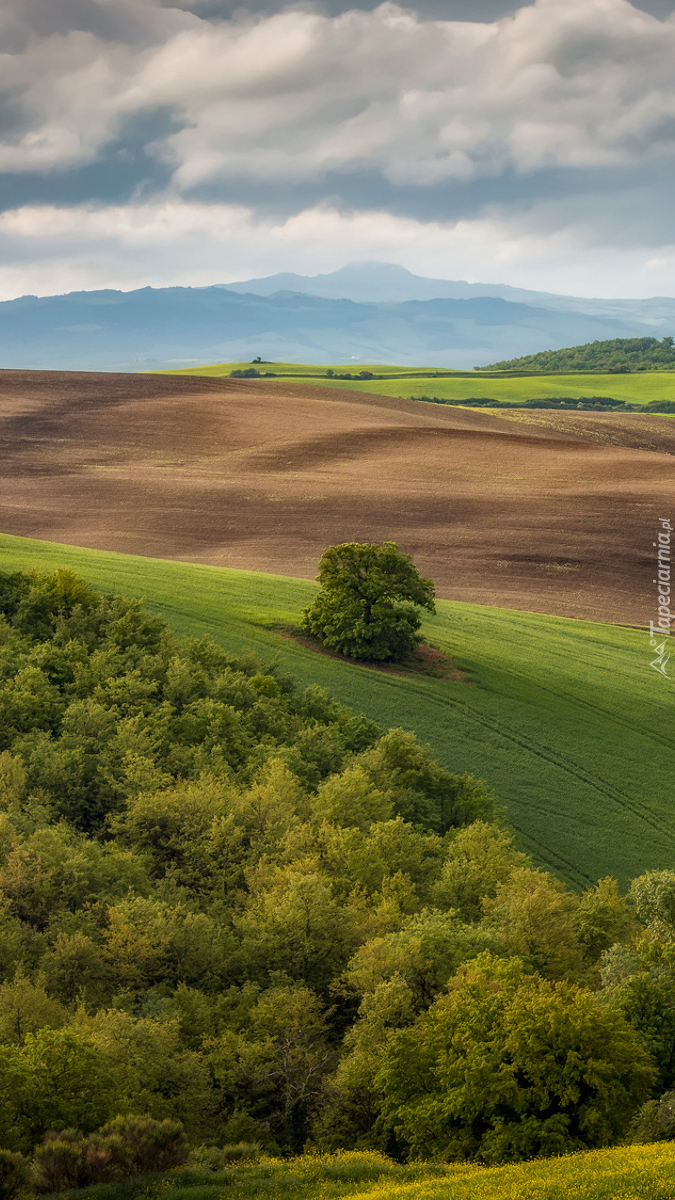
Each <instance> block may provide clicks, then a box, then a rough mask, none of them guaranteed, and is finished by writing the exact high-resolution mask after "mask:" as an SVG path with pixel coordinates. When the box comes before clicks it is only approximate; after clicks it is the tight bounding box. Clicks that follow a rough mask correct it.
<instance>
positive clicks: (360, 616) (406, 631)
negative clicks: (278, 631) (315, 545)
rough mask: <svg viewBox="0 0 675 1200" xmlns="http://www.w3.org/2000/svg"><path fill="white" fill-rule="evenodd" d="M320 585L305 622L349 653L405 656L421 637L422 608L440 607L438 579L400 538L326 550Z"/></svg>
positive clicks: (328, 643) (327, 641)
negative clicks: (421, 567) (422, 569)
mask: <svg viewBox="0 0 675 1200" xmlns="http://www.w3.org/2000/svg"><path fill="white" fill-rule="evenodd" d="M317 579H318V581H319V583H320V584H321V591H320V592H319V594H318V596H317V597H316V600H315V601H314V603H313V604H312V605H311V607H310V608H308V609H306V610H305V613H304V615H303V627H304V628H305V629H306V630H307V631H308V632H309V633H311V634H312V635H313V636H314V637H316V638H318V639H319V641H320V642H322V644H323V645H324V646H327V647H328V648H329V649H331V650H337V651H338V652H339V653H340V654H345V655H347V656H348V657H350V658H357V659H373V660H379V661H385V662H386V661H391V660H395V659H402V658H405V656H406V655H408V654H409V653H410V652H411V651H412V650H414V648H415V646H416V645H417V644H418V642H419V637H418V631H419V628H420V625H421V623H422V622H421V618H420V615H419V612H418V609H419V608H426V609H427V610H428V611H429V612H435V606H434V585H433V581H432V580H431V579H424V578H423V577H422V576H421V575H420V573H419V571H418V570H417V567H416V566H415V565H414V563H413V561H412V559H411V558H410V555H408V554H401V553H400V551H399V549H398V546H397V545H396V543H395V542H383V544H382V545H378V543H377V542H371V543H368V542H345V543H343V544H342V545H339V546H331V547H330V548H329V549H328V550H325V551H324V553H323V555H322V557H321V562H320V563H319V574H318V576H317Z"/></svg>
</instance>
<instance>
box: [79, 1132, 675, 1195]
mask: <svg viewBox="0 0 675 1200" xmlns="http://www.w3.org/2000/svg"><path fill="white" fill-rule="evenodd" d="M674 1176H675V1147H674V1146H673V1144H672V1143H669V1142H661V1143H658V1144H656V1145H651V1146H628V1147H619V1148H618V1149H613V1150H595V1151H590V1152H587V1153H583V1154H574V1155H566V1156H565V1157H561V1158H550V1159H542V1160H540V1161H536V1160H535V1161H534V1162H529V1163H521V1164H519V1165H518V1166H509V1167H490V1168H483V1167H470V1166H469V1167H467V1166H440V1165H435V1164H421V1163H420V1164H412V1165H409V1166H399V1165H398V1164H396V1163H393V1162H390V1161H389V1160H387V1159H384V1158H381V1157H380V1155H378V1154H359V1153H355V1154H350V1153H342V1154H336V1155H331V1156H322V1157H317V1158H313V1157H307V1158H296V1159H290V1160H287V1161H285V1162H280V1161H278V1160H277V1161H275V1160H267V1161H265V1160H263V1161H262V1162H260V1163H256V1164H255V1165H252V1166H240V1167H237V1168H235V1169H234V1170H231V1171H228V1172H227V1173H218V1174H214V1175H211V1176H209V1175H208V1174H204V1173H202V1172H199V1173H197V1172H182V1171H181V1172H177V1173H176V1174H175V1175H173V1176H172V1175H164V1176H161V1177H158V1178H157V1179H155V1180H151V1179H149V1178H148V1177H146V1178H145V1179H139V1180H138V1181H130V1182H129V1183H127V1184H118V1185H110V1186H107V1187H102V1186H99V1187H93V1188H87V1189H86V1190H83V1191H79V1192H70V1193H67V1195H68V1196H70V1197H77V1200H85V1197H87V1198H88V1200H136V1198H138V1200H141V1198H142V1200H153V1198H154V1197H156V1196H157V1197H161V1196H167V1197H169V1198H170V1200H220V1197H222V1196H223V1195H226V1196H227V1197H228V1200H244V1198H245V1197H268V1198H269V1200H332V1198H333V1197H335V1200H338V1198H341V1197H352V1196H360V1197H363V1198H364V1200H366V1198H367V1200H618V1198H619V1197H621V1198H622V1200H638V1198H640V1200H672V1197H673V1179H674ZM61 1200H66V1197H65V1196H64V1195H63V1193H62V1194H61Z"/></svg>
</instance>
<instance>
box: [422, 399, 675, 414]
mask: <svg viewBox="0 0 675 1200" xmlns="http://www.w3.org/2000/svg"><path fill="white" fill-rule="evenodd" d="M410 399H411V400H426V401H427V403H429V404H450V405H454V406H455V407H461V408H528V409H529V408H533V409H539V408H545V409H548V408H553V409H562V410H563V411H564V410H567V411H572V410H573V409H578V410H582V411H586V412H604V411H607V410H608V409H609V410H610V411H611V410H612V409H620V410H621V411H622V412H632V411H633V406H632V405H630V404H628V405H627V404H626V402H625V400H615V399H613V398H612V397H611V396H547V397H546V399H544V400H522V401H518V402H515V401H514V403H512V404H509V403H506V402H505V401H503V400H490V399H488V398H486V397H485V396H481V397H477V396H468V397H467V398H466V399H465V400H452V399H448V398H447V397H444V396H411V397H410ZM663 403H666V404H668V403H669V402H668V401H665V402H663V401H655V402H654V404H657V405H658V406H659V407H656V408H655V407H654V405H653V404H650V405H647V406H646V411H649V412H670V411H671V409H669V408H663V407H660V405H662V404H663ZM673 408H674V409H675V404H674V405H673ZM640 411H641V412H642V411H643V410H642V409H640Z"/></svg>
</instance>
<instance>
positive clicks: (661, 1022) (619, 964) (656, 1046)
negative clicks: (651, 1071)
mask: <svg viewBox="0 0 675 1200" xmlns="http://www.w3.org/2000/svg"><path fill="white" fill-rule="evenodd" d="M674 897H675V872H673V871H649V872H647V873H646V874H645V875H642V876H641V877H640V878H638V879H635V880H634V881H633V884H632V886H631V889H630V899H631V900H632V901H633V903H634V905H635V911H636V914H637V917H638V919H639V922H640V925H639V926H638V929H637V931H636V932H635V933H634V935H633V937H632V938H631V937H628V940H627V944H621V942H619V941H617V943H616V944H615V945H614V946H612V947H611V948H610V949H609V950H608V951H606V952H605V953H604V955H603V967H602V971H601V976H602V981H603V985H604V995H605V996H606V998H607V1000H608V1001H609V1002H611V1003H613V1004H616V1005H618V1006H619V1007H620V1008H621V1009H622V1010H623V1012H624V1013H625V1014H626V1016H627V1018H628V1020H629V1021H630V1022H631V1023H632V1024H633V1025H634V1027H635V1028H636V1029H637V1030H638V1031H639V1032H640V1034H641V1036H642V1038H643V1039H644V1042H645V1045H647V1046H648V1047H649V1049H650V1050H651V1052H652V1054H653V1055H654V1059H655V1061H656V1064H657V1066H658V1071H659V1085H660V1090H663V1089H671V1088H672V1087H673V1085H674V1084H675V904H674Z"/></svg>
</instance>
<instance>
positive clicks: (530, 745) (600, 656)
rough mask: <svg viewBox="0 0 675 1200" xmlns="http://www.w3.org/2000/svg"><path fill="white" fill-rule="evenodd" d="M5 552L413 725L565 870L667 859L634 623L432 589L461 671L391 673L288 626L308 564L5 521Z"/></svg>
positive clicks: (5, 556)
mask: <svg viewBox="0 0 675 1200" xmlns="http://www.w3.org/2000/svg"><path fill="white" fill-rule="evenodd" d="M0 566H1V567H2V568H3V569H4V570H14V569H25V568H26V567H29V566H33V567H35V568H37V569H38V570H53V569H54V568H55V567H56V566H67V567H71V568H72V569H74V570H75V571H77V572H78V573H79V574H81V575H84V576H85V577H86V578H87V579H89V580H90V581H91V582H92V583H93V584H94V585H95V586H97V587H100V588H103V589H104V590H113V591H118V592H122V593H125V594H127V595H132V596H133V595H137V596H139V595H142V596H144V597H145V598H146V601H147V603H148V606H149V607H150V608H151V609H153V610H155V611H158V612H160V613H161V614H162V615H163V616H164V617H165V618H166V619H167V620H168V621H169V623H170V624H171V625H172V626H173V628H174V629H175V630H176V632H178V633H179V634H181V635H194V636H198V637H201V636H203V635H205V634H207V635H209V636H211V637H213V638H214V639H215V640H216V641H219V642H221V643H222V644H224V645H226V646H227V647H228V648H229V649H230V650H231V651H233V652H235V653H236V652H239V651H241V650H244V649H250V650H253V651H254V652H255V653H256V654H257V655H258V656H259V657H260V658H261V659H262V661H263V662H269V661H270V660H272V659H274V660H275V661H278V662H279V663H280V664H281V666H282V667H283V668H284V669H287V670H288V671H289V672H291V673H292V674H293V675H294V676H295V677H296V678H298V679H299V680H300V681H302V682H303V683H305V684H309V683H317V684H319V685H320V686H322V687H326V688H328V689H330V691H331V692H332V693H333V694H334V695H335V696H336V697H337V698H338V699H339V700H341V701H342V702H344V703H346V704H348V705H349V706H350V707H352V708H354V709H355V710H356V711H357V712H358V711H363V712H366V713H367V714H368V715H369V716H370V717H372V718H374V719H375V720H377V721H378V722H379V723H380V724H381V725H383V726H385V727H388V726H397V725H402V726H404V727H405V728H408V729H410V728H412V729H414V730H415V731H416V732H417V734H418V736H419V738H420V740H422V741H423V742H428V743H429V744H430V745H431V747H432V749H433V752H434V755H435V756H436V757H437V758H438V759H439V761H440V762H441V763H442V764H443V765H445V766H449V767H452V768H453V769H455V770H462V771H471V772H472V773H474V774H476V775H480V776H482V777H483V778H485V779H487V781H488V782H489V783H490V785H491V786H492V787H494V788H495V790H496V792H497V794H498V797H499V800H500V802H501V803H502V804H503V805H505V807H506V812H507V815H508V817H509V820H510V821H511V822H512V823H513V825H514V826H515V828H516V830H517V831H518V834H519V836H520V839H521V841H522V843H523V845H524V846H525V848H526V849H528V850H529V851H530V852H531V853H532V854H533V856H534V857H535V858H536V860H537V861H538V862H540V863H541V864H543V865H545V866H547V867H550V868H551V869H553V870H554V871H556V872H557V873H558V874H559V875H560V876H561V877H563V878H564V879H565V880H567V881H568V882H569V883H571V884H572V885H573V886H579V887H582V886H585V885H587V884H588V883H591V882H593V881H595V880H597V879H598V878H599V877H601V876H605V875H607V874H613V875H616V876H617V877H618V878H619V879H620V880H621V882H622V883H625V882H627V880H628V879H629V878H631V877H633V876H636V875H638V874H639V873H640V872H642V871H644V870H646V869H648V868H651V867H661V866H663V867H666V866H669V865H670V864H671V863H672V861H673V855H674V854H675V818H674V817H673V811H672V792H673V785H674V783H675V755H674V754H673V750H674V749H675V735H674V734H673V721H672V714H673V706H674V703H675V693H674V692H673V688H672V683H670V682H669V681H668V680H667V679H663V678H662V677H661V676H659V675H657V674H656V673H655V672H650V670H649V665H648V664H649V642H648V639H647V638H646V637H645V635H644V633H642V632H639V631H635V630H630V629H625V628H619V627H615V626H609V625H601V624H597V623H592V622H588V621H572V620H565V619H561V618H555V617H546V616H538V615H534V614H531V613H524V612H509V611H506V610H503V609H502V610H500V609H496V608H491V607H488V606H485V605H478V604H461V603H449V602H447V601H440V602H439V604H438V613H437V615H436V616H435V617H431V618H429V619H427V620H425V623H424V627H423V632H424V634H425V636H426V637H427V639H428V640H429V641H430V642H431V643H433V644H434V645H436V646H437V647H439V648H440V649H442V650H443V651H445V652H446V653H449V654H451V655H452V657H453V660H454V664H455V667H456V668H457V670H456V672H455V673H454V674H453V675H451V676H449V677H447V678H441V677H436V676H434V675H426V674H400V673H398V672H396V671H386V670H374V669H371V668H368V667H364V666H360V665H356V664H353V663H349V662H346V661H343V660H340V659H337V658H334V657H332V656H329V655H325V654H320V653H317V652H316V651H314V650H311V649H308V648H306V647H305V646H304V645H302V644H299V643H298V642H296V641H294V640H292V639H291V638H289V637H288V636H285V635H284V627H287V626H288V624H289V623H291V624H292V623H293V622H295V621H297V620H298V616H299V613H300V611H301V609H302V608H303V607H304V606H305V605H307V603H308V602H309V601H310V599H311V597H312V596H313V595H314V592H315V588H316V585H315V584H314V583H311V582H309V581H306V580H298V579H291V578H288V577H280V576H275V575H268V574H262V573H256V572H241V571H233V570H223V569H220V568H217V567H212V566H205V565H195V564H187V563H178V562H171V561H163V560H158V559H148V558H141V557H133V556H129V555H118V554H109V553H104V552H101V551H95V550H84V549H79V548H76V547H73V546H61V545H54V544H51V543H48V542H39V541H35V540H32V539H22V538H14V537H8V536H3V537H1V538H0Z"/></svg>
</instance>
